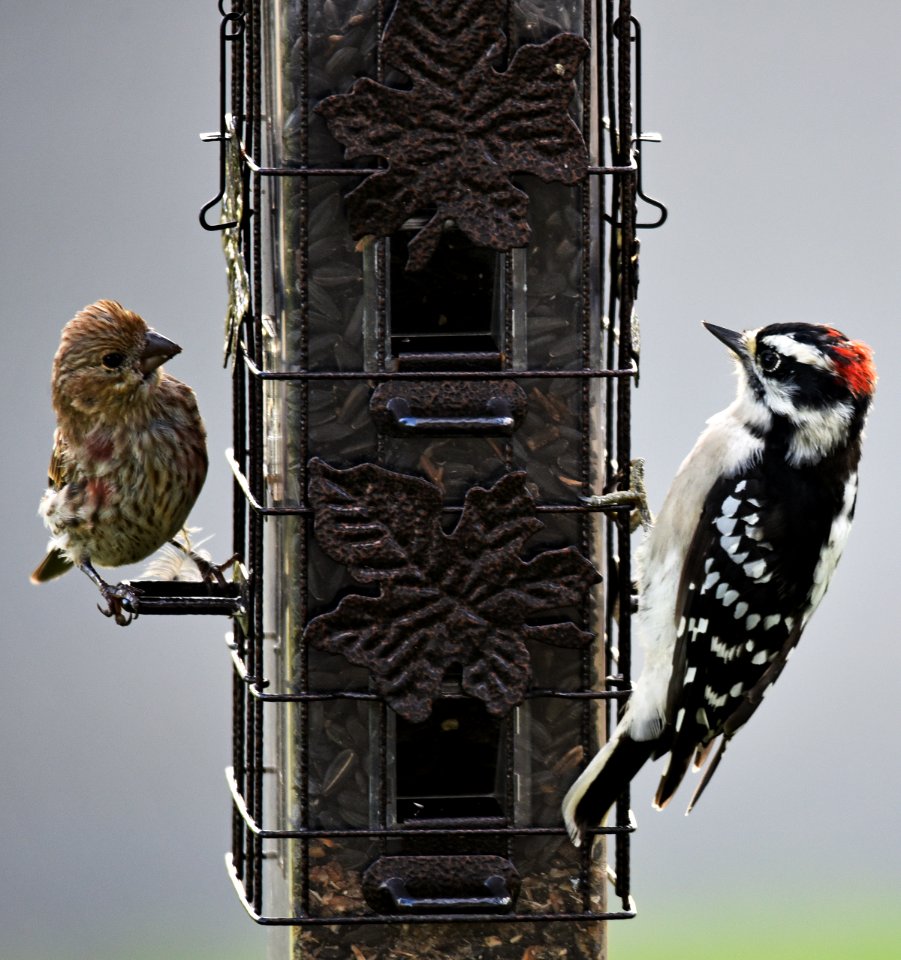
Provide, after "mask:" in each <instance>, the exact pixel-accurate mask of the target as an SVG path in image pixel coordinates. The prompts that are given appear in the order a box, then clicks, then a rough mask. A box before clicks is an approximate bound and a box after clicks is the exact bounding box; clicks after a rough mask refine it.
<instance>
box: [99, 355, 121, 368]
mask: <svg viewBox="0 0 901 960" xmlns="http://www.w3.org/2000/svg"><path fill="white" fill-rule="evenodd" d="M100 362H101V363H102V364H103V365H104V366H105V367H106V369H107V370H118V369H119V367H121V366H122V364H123V363H125V354H124V353H107V354H105V355H104V357H103V359H102V360H101V361H100Z"/></svg>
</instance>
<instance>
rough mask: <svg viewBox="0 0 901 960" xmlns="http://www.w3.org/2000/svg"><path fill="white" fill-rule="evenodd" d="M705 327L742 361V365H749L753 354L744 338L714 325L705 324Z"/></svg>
mask: <svg viewBox="0 0 901 960" xmlns="http://www.w3.org/2000/svg"><path fill="white" fill-rule="evenodd" d="M704 326H705V327H707V329H708V330H709V331H710V332H711V333H712V334H713V335H714V336H715V337H716V338H717V340H719V341H721V342H722V343H725V344H726V346H727V347H728V348H729V349H730V350H731V351H732V352H733V353H734V354H735V356H736V357H738V359H739V360H741V362H742V363H745V364H746V363H748V362H750V360H751V354H750V353H749V351H748V345H747V344H746V343H745V339H744V337H743V336H742V335H741V334H740V333H736V332H735V331H734V330H727V329H726V328H725V327H718V326H716V324H713V323H705V324H704Z"/></svg>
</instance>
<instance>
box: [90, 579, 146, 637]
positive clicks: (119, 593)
mask: <svg viewBox="0 0 901 960" xmlns="http://www.w3.org/2000/svg"><path fill="white" fill-rule="evenodd" d="M100 593H101V594H102V595H103V599H104V600H105V601H106V609H105V610H104V609H103V607H101V606H100V604H99V603H98V604H97V609H98V610H99V611H100V612H101V613H102V614H103V615H104V616H105V617H114V618H115V620H116V623H118V624H119V626H120V627H127V626H128V625H129V624H130V623H131V621H132V620H137V619H138V614H137V611H136V609H135V607H136V606H137V603H138V592H137V591H136V590H135V589H134V588H133V587H130V586H128V585H127V584H124V583H117V584H116V585H115V586H111V585H110V584H108V583H107V584H103V586H101V587H100Z"/></svg>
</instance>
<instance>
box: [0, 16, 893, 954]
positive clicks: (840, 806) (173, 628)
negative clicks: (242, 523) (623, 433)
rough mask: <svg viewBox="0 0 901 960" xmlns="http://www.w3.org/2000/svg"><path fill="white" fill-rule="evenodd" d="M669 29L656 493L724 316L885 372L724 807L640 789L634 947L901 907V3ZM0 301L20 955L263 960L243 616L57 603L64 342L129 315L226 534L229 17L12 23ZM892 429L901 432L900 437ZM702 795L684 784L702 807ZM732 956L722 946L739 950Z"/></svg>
mask: <svg viewBox="0 0 901 960" xmlns="http://www.w3.org/2000/svg"><path fill="white" fill-rule="evenodd" d="M634 12H635V14H636V15H637V16H638V17H639V18H640V20H641V22H642V26H643V38H644V92H645V103H644V120H645V126H646V127H647V128H648V129H652V130H660V131H662V132H663V134H664V142H663V143H662V144H660V145H657V144H651V145H647V146H646V147H645V149H644V159H645V168H644V183H645V188H646V190H647V191H648V192H649V193H651V194H652V195H655V196H659V197H660V198H661V199H663V200H664V201H665V202H666V203H667V205H668V206H669V209H670V219H669V221H668V222H667V224H666V225H665V226H664V227H663V228H662V229H661V230H658V231H651V232H648V233H645V234H644V235H643V236H642V241H643V244H642V263H641V279H642V283H641V289H640V296H639V303H638V308H639V314H640V317H641V322H642V330H643V335H644V352H643V366H642V383H641V388H640V390H639V391H638V394H637V397H636V402H635V415H636V420H635V441H634V446H635V451H636V453H638V454H641V455H643V456H645V457H646V459H647V461H648V472H649V482H650V490H651V495H652V502H653V504H655V505H659V503H660V500H661V499H662V496H663V493H664V492H665V489H666V486H667V485H668V483H669V480H670V478H671V476H672V474H673V472H674V471H675V469H676V467H677V466H678V463H679V461H680V460H681V458H682V456H684V454H685V453H686V452H687V450H688V449H689V448H690V446H691V444H692V443H693V441H694V439H695V437H696V436H697V434H698V432H699V430H700V429H701V427H702V425H703V422H704V420H705V419H706V418H707V417H708V416H709V415H710V414H712V413H713V412H715V411H716V410H717V409H719V408H721V407H722V406H724V405H725V404H726V403H727V402H728V401H729V399H730V398H731V395H732V391H733V383H732V379H731V375H730V364H729V362H728V361H727V359H726V356H725V351H724V350H723V348H722V347H721V345H719V344H718V343H717V342H716V341H715V340H713V338H711V337H709V335H707V334H706V333H705V332H704V330H703V328H702V327H701V321H702V320H709V321H713V322H715V323H718V324H721V325H724V326H729V327H734V328H743V327H749V326H757V325H760V324H763V323H767V322H771V321H776V320H788V319H799V320H810V321H828V322H829V323H832V324H835V325H837V326H839V327H840V328H842V329H843V330H845V332H846V333H848V334H850V335H852V336H854V337H859V338H862V339H865V340H867V341H869V342H870V343H871V344H872V345H873V346H874V347H875V349H876V355H877V362H878V364H879V370H880V374H881V377H882V380H881V386H880V392H879V397H878V402H877V407H876V410H875V412H874V414H873V417H872V420H871V426H870V429H869V438H868V443H867V449H866V452H865V457H864V465H863V476H862V485H861V495H860V503H859V509H858V518H857V524H856V529H855V531H854V533H853V535H852V537H851V542H850V545H849V547H848V550H847V552H846V556H845V559H844V562H843V564H842V566H841V567H840V569H839V572H838V575H837V578H836V581H835V583H834V585H833V587H832V589H831V590H830V593H829V595H828V596H827V598H826V600H825V601H824V603H823V606H822V608H821V610H820V611H819V613H818V614H817V616H816V617H815V618H814V621H813V623H812V624H811V626H810V627H809V629H808V631H807V634H806V636H805V638H804V641H803V642H802V644H801V646H800V648H799V650H798V652H797V653H796V655H795V656H794V657H793V658H792V662H791V666H790V667H789V669H788V670H787V671H786V673H785V675H784V677H783V679H782V680H780V683H779V684H778V686H777V687H776V688H775V690H774V691H773V692H772V693H771V694H770V695H769V696H768V697H767V704H766V706H765V708H764V709H762V710H761V711H760V712H759V713H758V714H757V715H756V716H755V718H754V722H753V723H752V724H750V725H749V727H748V728H747V729H746V730H744V731H743V732H742V734H741V736H740V737H739V738H737V739H736V742H735V744H734V745H733V747H732V748H731V750H730V754H729V756H728V757H727V759H726V761H725V762H724V764H723V766H722V768H721V770H720V772H719V773H718V774H717V777H716V780H715V781H714V783H713V785H712V786H711V788H710V790H709V791H708V793H707V794H706V795H705V797H704V801H703V803H701V804H700V805H699V807H698V809H697V811H696V812H695V813H694V814H692V816H691V817H690V818H688V819H686V818H684V817H682V816H681V812H680V810H679V802H677V803H674V805H673V807H672V808H671V809H669V810H667V811H666V813H663V814H655V813H653V811H651V809H650V797H651V793H652V789H653V787H652V784H653V780H654V778H655V774H656V773H657V772H658V771H656V770H648V771H645V772H644V773H643V774H642V775H641V777H640V778H639V779H638V781H637V783H636V789H635V806H636V812H637V814H638V817H639V827H640V832H639V833H638V835H637V837H636V840H635V859H636V863H635V867H634V871H633V876H634V887H635V894H636V898H637V900H638V905H639V909H640V911H641V913H640V917H639V919H638V920H636V921H632V922H630V923H628V924H620V925H619V926H618V927H617V928H616V930H615V931H614V934H613V945H614V953H613V955H614V956H615V957H619V958H627V957H628V956H629V950H630V945H633V944H635V945H637V944H639V943H640V942H646V941H647V939H648V938H649V937H651V936H659V935H660V934H661V933H665V931H664V930H661V923H662V922H663V918H664V917H665V916H666V917H668V916H671V915H672V912H673V911H674V910H675V909H677V908H678V909H679V910H681V911H683V914H684V917H685V918H686V920H687V921H688V922H691V921H692V920H696V922H697V924H698V925H699V926H701V927H702V926H703V924H704V923H705V922H706V918H707V917H708V915H709V913H710V912H711V910H712V909H716V910H717V911H719V912H722V911H728V910H730V909H731V910H733V912H734V914H735V917H736V920H735V922H736V923H737V924H742V923H746V924H747V929H748V931H749V935H750V934H751V933H752V932H753V931H754V930H755V929H756V926H757V925H759V924H760V923H766V924H767V925H768V927H770V928H772V927H774V926H775V927H776V928H778V927H779V925H780V924H787V923H788V921H789V917H790V914H791V912H792V911H796V910H798V909H801V910H802V911H805V912H804V914H803V915H804V917H805V918H807V919H809V922H810V923H811V924H812V925H818V926H820V927H824V926H825V927H827V928H828V925H829V924H835V923H837V922H838V921H837V919H836V916H837V915H836V912H835V907H836V905H837V904H842V903H845V902H850V903H853V904H857V905H860V904H865V903H867V902H869V903H871V904H877V905H878V904H880V903H894V902H896V901H897V896H898V893H899V889H901V856H899V853H901V849H899V848H901V841H899V839H898V837H899V831H898V821H899V817H898V800H897V797H898V794H899V787H901V784H899V779H901V776H899V748H898V741H897V738H896V736H895V727H896V725H897V720H896V708H895V701H896V699H897V685H898V680H897V678H898V676H899V674H901V652H899V650H901V645H899V644H898V643H897V642H896V640H895V634H896V630H897V627H896V623H897V618H898V615H899V591H898V589H897V587H896V580H897V573H898V559H897V558H898V547H897V544H898V542H899V539H901V525H899V522H898V509H897V506H896V503H897V499H896V496H895V490H896V487H897V474H898V470H897V466H896V464H897V460H896V448H895V447H894V443H895V442H897V431H896V429H895V427H894V415H895V413H896V412H897V407H898V391H897V388H896V384H897V383H898V379H899V369H898V368H899V362H901V334H899V324H898V322H897V317H896V314H897V311H898V304H899V301H901V297H899V293H901V291H899V284H901V281H899V270H898V266H897V261H898V254H899V244H898V241H897V237H896V230H897V227H896V217H897V216H898V214H899V209H898V207H899V189H898V184H897V179H896V170H897V167H898V157H899V147H901V130H899V126H898V121H897V105H898V103H899V93H901V91H899V70H898V67H897V57H898V52H897V43H898V41H897V38H898V37H899V36H901V6H899V5H897V4H895V3H893V2H891V0H882V2H876V0H869V2H867V0H864V2H860V3H857V4H855V5H853V8H852V7H851V6H850V5H848V4H846V3H839V2H837V0H822V2H820V3H817V4H815V5H814V4H810V3H804V2H802V0H782V2H779V3H777V2H775V0H769V2H759V3H755V4H748V3H724V2H722V0H719V2H717V0H692V2H688V0H644V2H642V0H635V3H634ZM3 24H4V30H3V35H2V38H0V44H2V55H0V101H2V112H0V116H2V117H3V122H4V149H3V151H2V154H0V165H2V184H3V186H2V190H3V205H2V209H3V216H4V222H3V230H2V234H0V264H2V269H3V273H4V282H3V284H2V286H0V301H2V316H3V330H4V338H5V344H6V349H5V351H4V354H5V359H4V361H3V362H4V368H5V369H4V376H3V377H2V381H0V391H2V399H3V403H4V409H6V410H7V411H8V414H7V416H6V417H4V418H3V421H2V431H3V449H4V450H5V451H6V454H5V457H4V460H5V469H4V471H3V475H2V478H0V482H2V484H3V496H2V502H3V503H4V504H5V505H6V506H5V510H4V519H5V523H6V538H5V544H6V549H5V550H4V551H3V555H2V559H0V563H2V568H3V570H2V577H0V584H2V588H0V589H2V603H3V606H2V609H3V619H2V626H0V639H2V650H3V662H4V667H5V669H4V671H3V680H2V685H3V692H2V697H0V729H2V731H3V734H2V740H0V770H2V779H0V811H2V846H3V869H2V871H0V955H2V956H3V957H4V958H5V960H36V958H39V957H47V956H51V955H53V956H60V957H65V958H66V960H82V958H85V960H87V958H92V960H107V958H112V957H124V956H128V957H130V956H133V955H135V953H136V951H135V945H136V944H138V943H145V944H146V945H147V947H148V949H151V948H153V949H156V950H157V951H158V954H157V955H159V956H167V957H169V958H177V957H181V956H185V957H187V956H191V957H192V958H196V957H203V956H205V955H206V952H207V951H208V952H209V955H210V956H213V955H216V956H218V957H220V958H225V957H232V956H236V955H240V954H241V952H242V951H243V956H246V957H248V958H250V957H254V956H258V957H261V956H263V951H264V936H263V933H262V931H260V930H259V929H257V928H256V927H255V926H254V925H253V924H252V923H251V922H250V921H249V920H248V919H246V917H245V916H244V914H243V911H242V910H241V908H240V907H239V905H238V903H237V901H236V899H235V898H234V896H233V894H232V892H231V889H230V886H229V884H228V881H227V879H226V877H225V873H224V869H223V866H222V855H223V852H224V851H225V849H226V847H227V845H228V810H229V804H228V797H227V792H226V788H225V782H224V778H223V774H222V769H223V767H224V766H225V765H226V764H227V763H228V762H229V734H230V719H229V710H230V685H229V684H230V675H229V664H228V660H227V658H226V656H225V654H224V646H223V632H224V624H223V623H219V622H213V623H210V622H203V621H199V620H198V621H195V620H191V621H187V622H185V621H179V622H178V623H177V624H169V623H167V622H166V621H163V620H160V619H154V618H149V617H148V618H143V619H142V620H140V621H138V622H137V623H136V624H134V625H133V626H132V627H130V628H129V629H128V630H127V631H122V630H119V629H118V628H116V627H115V626H113V625H112V624H111V623H108V622H107V621H105V620H103V619H102V618H101V617H100V616H99V614H97V612H96V610H95V609H94V602H95V598H94V595H93V593H92V591H91V588H90V586H89V584H88V583H87V582H86V581H85V580H84V578H82V577H80V576H74V575H73V576H70V577H67V578H65V579H64V580H61V581H59V582H57V583H54V584H52V585H49V586H46V587H44V588H41V589H38V588H33V587H30V586H29V584H28V583H27V574H28V572H29V571H30V570H31V568H32V567H33V566H34V564H35V563H36V562H37V560H38V559H39V558H40V556H41V551H42V549H43V547H44V544H45V536H44V532H43V529H42V527H41V524H40V521H39V520H38V519H37V517H36V515H35V511H36V506H37V501H38V498H39V496H40V493H41V490H42V487H43V483H44V476H45V470H46V464H47V458H48V454H49V446H50V437H51V432H52V427H53V420H52V414H51V410H50V405H49V390H48V384H47V380H48V371H49V364H50V359H51V357H52V355H53V352H54V350H55V349H56V345H57V341H58V336H59V330H60V327H61V326H62V324H63V323H64V322H65V321H66V320H67V319H68V318H69V317H70V316H71V315H72V313H73V312H74V311H75V310H76V309H78V308H79V307H81V306H82V305H83V304H85V303H88V302H90V301H92V300H94V299H97V298H98V297H101V296H103V297H113V298H117V299H120V300H121V301H123V302H124V303H125V304H126V305H127V306H129V307H131V308H133V309H136V310H138V311H139V312H141V313H142V314H143V315H144V316H145V317H146V318H147V319H148V321H149V322H150V323H152V324H153V325H155V326H156V327H157V328H158V329H159V330H160V331H161V332H163V333H165V334H167V335H169V336H170V337H172V338H174V339H176V340H177V341H178V342H179V343H181V345H182V347H183V348H184V353H183V354H182V355H181V356H179V357H178V358H177V359H176V360H175V361H173V363H172V364H171V365H170V369H171V371H172V373H173V374H175V375H176V376H180V377H184V379H186V380H188V381H189V382H190V383H191V384H192V385H193V386H194V387H195V389H196V390H197V393H198V395H199V397H200V401H201V405H202V409H203V412H204V415H205V418H206V421H207V426H208V429H209V434H210V449H211V452H212V463H213V467H212V470H211V473H210V478H209V480H208V481H207V485H206V488H205V490H204V492H203V494H202V496H201V499H200V501H199V503H198V506H197V508H196V510H195V513H194V520H195V522H197V523H198V524H200V525H201V526H202V527H203V528H204V530H205V531H206V532H210V533H211V532H215V533H216V538H215V540H214V541H213V543H212V545H211V547H212V549H213V551H214V553H217V554H219V553H222V554H225V553H226V552H227V550H228V546H229V534H228V530H229V523H230V504H229V497H230V483H229V478H228V472H227V469H226V467H225V464H224V461H223V459H222V456H221V451H222V450H223V449H224V448H225V447H226V446H227V445H228V444H229V442H230V440H229V430H230V428H229V402H230V401H229V391H228V377H227V376H226V374H225V372H224V371H223V370H222V368H221V352H220V343H221V336H220V333H221V325H222V316H223V311H224V304H225V284H224V273H223V267H222V262H221V254H220V250H219V243H218V239H217V237H215V236H212V235H208V234H206V233H204V232H203V231H201V229H200V228H199V226H198V224H197V219H196V213H197V210H198V208H199V207H200V205H201V204H202V203H204V202H205V201H206V200H207V199H208V198H209V196H211V195H212V194H213V193H214V192H215V185H216V175H217V172H216V151H215V148H214V147H211V146H205V145H202V144H201V143H200V141H199V139H198V138H197V134H198V132H200V131H203V130H207V129H213V128H215V127H216V125H217V117H216V110H217V83H216V80H217V69H218V66H217V36H218V15H217V13H216V5H215V3H214V2H212V0H209V2H201V0H195V2H192V3H185V2H184V0H182V2H176V0H157V2H156V3H154V4H137V3H129V4H123V3H121V2H113V0H93V2H91V3H89V4H61V3H58V2H54V0H30V2H29V3H27V4H25V3H18V4H14V3H11V2H9V0H6V2H4V3H3ZM893 438H895V439H894V440H893ZM685 799H686V798H684V797H682V795H681V794H680V796H679V797H678V798H677V801H684V800H685ZM715 955H716V954H715V953H710V954H709V956H710V957H713V956H715Z"/></svg>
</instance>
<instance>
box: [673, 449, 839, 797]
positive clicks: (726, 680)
mask: <svg viewBox="0 0 901 960" xmlns="http://www.w3.org/2000/svg"><path fill="white" fill-rule="evenodd" d="M815 480H816V478H815V477H813V476H809V475H807V474H806V473H805V471H804V470H798V469H795V468H789V467H786V466H785V465H784V461H783V465H782V466H781V467H780V469H779V472H778V474H773V473H772V471H768V470H767V468H766V467H764V466H761V465H755V466H752V467H751V468H750V469H747V470H745V471H743V472H742V473H741V474H740V475H738V476H733V477H724V478H721V479H720V480H718V481H717V482H716V483H715V484H714V485H713V487H712V489H711V491H710V493H709V495H708V496H707V498H706V501H705V503H704V507H703V512H702V516H701V520H700V523H699V524H698V526H697V528H696V533H695V535H694V537H693V540H692V543H691V545H690V547H689V551H688V555H687V559H686V563H685V566H684V568H683V574H682V579H681V583H680V587H679V592H678V599H677V604H676V620H677V627H676V646H675V651H674V656H673V671H672V675H671V679H670V685H669V691H668V696H667V705H666V718H665V719H666V726H667V728H668V730H667V732H668V736H667V737H666V738H665V741H666V747H667V748H668V749H669V752H670V756H669V761H668V765H667V768H666V770H665V771H664V774H663V776H662V778H661V781H660V786H659V788H658V791H657V795H656V798H655V805H656V806H658V807H661V808H662V807H663V806H665V805H666V803H667V802H668V801H669V800H670V798H671V797H672V795H673V793H674V792H675V790H676V788H677V787H678V786H679V783H680V782H681V780H682V778H683V777H684V776H685V773H686V771H687V769H688V766H689V764H690V763H691V761H692V757H694V759H695V766H696V767H700V766H702V765H703V763H704V761H705V760H706V758H707V755H708V753H709V751H710V749H711V747H712V746H713V742H714V740H715V739H716V737H718V736H720V735H722V736H723V742H722V745H721V746H720V750H719V752H718V753H717V755H716V757H715V758H714V760H713V761H712V762H711V763H710V765H709V767H708V771H707V773H706V775H705V777H704V778H703V779H702V781H701V784H700V785H699V787H698V790H697V792H696V795H695V798H694V799H693V801H692V803H694V800H696V799H697V797H698V796H699V795H700V791H701V790H703V788H704V787H705V786H706V784H707V782H708V780H709V779H710V776H711V775H712V773H713V771H714V770H715V768H716V764H717V763H718V762H719V758H720V755H721V753H722V750H723V749H724V748H725V744H726V743H727V742H728V740H729V739H730V738H731V737H732V735H733V734H734V733H735V732H736V731H737V730H738V729H739V728H740V727H741V726H742V725H743V724H744V723H746V722H747V720H748V719H749V718H750V717H751V715H752V714H753V713H754V711H755V710H756V708H757V707H758V706H759V704H760V702H761V700H762V698H763V695H764V692H765V691H766V689H767V688H768V687H769V686H770V685H771V684H772V683H773V682H774V681H775V680H776V679H777V678H778V676H779V674H780V672H781V671H782V668H783V667H784V665H785V662H786V660H787V658H788V656H789V654H790V653H791V650H792V648H793V647H794V646H795V644H796V643H797V642H798V640H799V638H800V636H801V631H802V630H803V628H804V626H805V625H806V622H807V619H808V618H809V616H810V614H811V612H812V610H813V607H814V606H815V605H816V603H817V602H818V601H819V599H820V598H821V596H822V593H823V592H824V590H825V586H824V588H823V590H822V591H817V590H816V589H812V585H815V584H816V582H817V575H818V573H821V574H822V576H826V577H827V578H828V576H829V575H831V569H830V570H828V571H819V567H820V566H821V563H820V561H821V555H822V552H823V547H824V546H825V545H826V544H827V542H829V538H830V533H831V529H830V521H831V520H832V518H833V517H835V516H836V512H835V511H828V512H827V511H823V510H820V509H814V510H813V511H811V510H810V508H811V507H812V506H814V507H818V506H819V505H818V504H815V503H813V501H817V500H820V499H822V498H824V497H825V498H827V499H835V498H836V497H837V496H839V495H840V491H839V490H837V489H833V490H824V489H819V488H817V486H816V483H815ZM850 509H851V510H853V503H852V504H851V506H850ZM848 525H850V518H849V521H848ZM842 545H843V542H842V544H840V545H838V552H839V553H840V550H841V546H842ZM835 559H836V560H837V556H836V558H835ZM832 566H833V567H834V563H833V564H832ZM822 576H821V579H822ZM689 809H690V808H689Z"/></svg>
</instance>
